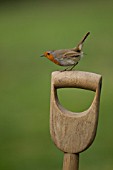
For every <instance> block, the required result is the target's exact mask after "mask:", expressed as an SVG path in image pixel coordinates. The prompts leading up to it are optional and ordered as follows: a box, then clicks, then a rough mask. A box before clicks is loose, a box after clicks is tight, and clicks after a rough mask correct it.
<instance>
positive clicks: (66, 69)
mask: <svg viewBox="0 0 113 170" xmlns="http://www.w3.org/2000/svg"><path fill="white" fill-rule="evenodd" d="M77 64H78V62H77V63H75V64H74V65H73V66H72V67H71V68H70V69H69V67H67V68H65V69H64V70H61V72H63V71H71V70H73V68H74V67H75V66H76V65H77Z"/></svg>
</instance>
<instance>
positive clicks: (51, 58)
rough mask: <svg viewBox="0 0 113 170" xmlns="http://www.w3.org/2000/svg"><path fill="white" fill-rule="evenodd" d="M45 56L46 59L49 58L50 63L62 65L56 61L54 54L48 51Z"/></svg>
mask: <svg viewBox="0 0 113 170" xmlns="http://www.w3.org/2000/svg"><path fill="white" fill-rule="evenodd" d="M44 56H45V57H46V58H48V59H49V60H50V61H52V62H54V63H55V64H57V65H60V63H59V62H58V61H57V60H55V58H54V56H53V54H52V53H51V52H48V51H46V52H45V53H44Z"/></svg>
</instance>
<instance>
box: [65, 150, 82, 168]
mask: <svg viewBox="0 0 113 170" xmlns="http://www.w3.org/2000/svg"><path fill="white" fill-rule="evenodd" d="M78 168H79V154H70V153H64V161H63V170H78Z"/></svg>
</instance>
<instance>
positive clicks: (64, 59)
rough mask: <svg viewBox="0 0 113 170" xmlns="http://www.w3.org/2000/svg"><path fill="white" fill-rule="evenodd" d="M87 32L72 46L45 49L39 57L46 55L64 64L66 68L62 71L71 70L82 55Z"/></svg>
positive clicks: (58, 63) (51, 59) (61, 64)
mask: <svg viewBox="0 0 113 170" xmlns="http://www.w3.org/2000/svg"><path fill="white" fill-rule="evenodd" d="M89 34H90V32H87V33H86V34H85V36H84V37H83V38H82V40H81V41H80V42H79V43H78V45H77V46H76V47H74V48H69V49H60V50H50V51H46V52H44V54H43V55H41V56H40V57H46V58H47V59H49V60H50V61H52V62H53V63H55V64H57V65H60V66H65V67H66V68H65V69H64V70H62V71H71V70H72V69H73V68H74V67H75V66H76V65H77V64H78V63H79V61H80V59H81V58H82V57H83V54H84V53H83V51H82V47H83V43H84V41H85V40H86V38H87V37H88V35H89Z"/></svg>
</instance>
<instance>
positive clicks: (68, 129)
mask: <svg viewBox="0 0 113 170" xmlns="http://www.w3.org/2000/svg"><path fill="white" fill-rule="evenodd" d="M101 80H102V77H101V75H98V74H95V73H88V72H81V71H65V72H53V73H52V79H51V106H50V133H51V137H52V139H53V141H54V143H55V144H56V146H57V147H58V148H59V149H60V150H62V151H63V152H66V153H72V154H74V153H80V152H82V151H84V150H85V149H87V148H88V147H89V146H90V145H91V144H92V142H93V140H94V138H95V135H96V130H97V124H98V114H99V102H100V92H101ZM65 87H77V88H83V89H89V90H93V91H96V92H95V96H94V99H93V102H92V104H91V105H90V107H89V108H88V109H87V110H85V111H83V112H80V113H75V112H71V111H69V110H67V109H65V108H64V107H62V105H61V104H60V102H59V100H58V96H57V88H65ZM74 102H75V105H76V101H74Z"/></svg>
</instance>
